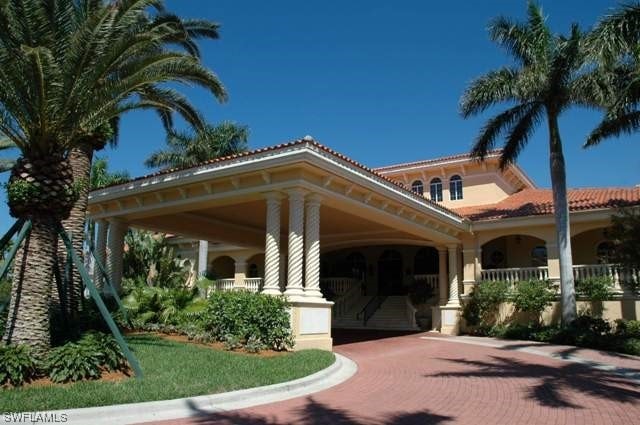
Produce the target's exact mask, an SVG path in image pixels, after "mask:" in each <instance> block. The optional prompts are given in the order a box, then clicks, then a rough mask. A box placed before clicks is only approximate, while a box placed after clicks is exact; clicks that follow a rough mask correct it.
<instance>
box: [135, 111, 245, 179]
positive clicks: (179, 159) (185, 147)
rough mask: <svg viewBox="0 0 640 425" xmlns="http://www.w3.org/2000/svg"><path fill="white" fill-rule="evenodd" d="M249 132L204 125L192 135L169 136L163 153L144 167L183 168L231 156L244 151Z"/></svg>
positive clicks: (234, 126)
mask: <svg viewBox="0 0 640 425" xmlns="http://www.w3.org/2000/svg"><path fill="white" fill-rule="evenodd" d="M248 139H249V129H248V127H246V126H243V125H238V124H235V123H232V122H229V121H224V122H222V123H221V124H218V125H216V126H213V125H211V124H207V125H205V126H204V127H203V128H202V129H200V130H197V131H196V132H195V133H185V132H182V133H177V132H172V133H170V134H169V135H168V137H167V149H165V150H160V151H158V152H155V153H153V154H152V155H151V156H150V157H149V158H148V159H147V160H146V161H145V165H146V166H147V167H151V168H163V167H164V168H184V167H192V166H194V165H197V164H201V163H202V162H204V161H207V160H209V159H212V158H218V157H222V156H228V155H234V154H237V153H240V152H244V151H246V150H247V146H248V145H247V140H248Z"/></svg>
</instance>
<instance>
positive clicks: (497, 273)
mask: <svg viewBox="0 0 640 425" xmlns="http://www.w3.org/2000/svg"><path fill="white" fill-rule="evenodd" d="M481 278H482V280H491V281H505V282H518V281H521V280H534V279H535V280H547V279H548V278H549V269H548V268H547V267H512V268H507V269H487V270H482V272H481Z"/></svg>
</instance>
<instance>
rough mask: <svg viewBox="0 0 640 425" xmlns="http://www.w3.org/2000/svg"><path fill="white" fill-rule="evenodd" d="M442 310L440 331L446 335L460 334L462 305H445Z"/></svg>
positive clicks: (440, 308) (441, 307)
mask: <svg viewBox="0 0 640 425" xmlns="http://www.w3.org/2000/svg"><path fill="white" fill-rule="evenodd" d="M439 310H440V333H442V334H444V335H459V334H460V319H461V318H460V314H461V313H462V307H461V306H460V304H458V305H448V304H447V305H443V306H440V307H439Z"/></svg>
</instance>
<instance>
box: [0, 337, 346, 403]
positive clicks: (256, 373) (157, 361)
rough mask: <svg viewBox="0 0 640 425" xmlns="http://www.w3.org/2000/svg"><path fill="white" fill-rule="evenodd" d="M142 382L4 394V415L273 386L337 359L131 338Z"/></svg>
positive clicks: (313, 352) (309, 352)
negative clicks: (259, 353)
mask: <svg viewBox="0 0 640 425" xmlns="http://www.w3.org/2000/svg"><path fill="white" fill-rule="evenodd" d="M128 341H129V344H130V347H131V348H132V349H133V351H134V352H135V354H136V356H137V357H138V359H139V360H140V364H141V365H142V368H143V370H144V373H145V377H144V379H142V380H138V379H135V378H133V377H132V378H128V379H125V380H122V381H120V382H97V381H84V382H77V383H75V384H71V385H65V386H56V387H32V388H24V389H20V388H18V389H2V390H0V412H15V411H38V410H51V409H65V408H74V407H89V406H101V405H108V404H118V403H134V402H140V401H151V400H165V399H172V398H180V397H189V396H196V395H203V394H212V393H218V392H225V391H232V390H238V389H243V388H251V387H257V386H261V385H269V384H275V383H278V382H284V381H289V380H292V379H296V378H301V377H303V376H306V375H309V374H312V373H314V372H317V371H319V370H321V369H324V368H325V367H327V366H329V365H331V364H332V363H333V361H334V356H333V353H330V352H326V351H320V350H305V351H299V352H294V353H287V354H285V355H280V356H273V357H258V356H252V355H246V354H238V353H230V352H226V351H217V350H212V349H210V348H207V347H203V346H198V345H195V344H187V343H179V342H174V341H168V340H166V339H161V338H159V337H156V336H152V335H135V336H130V337H128Z"/></svg>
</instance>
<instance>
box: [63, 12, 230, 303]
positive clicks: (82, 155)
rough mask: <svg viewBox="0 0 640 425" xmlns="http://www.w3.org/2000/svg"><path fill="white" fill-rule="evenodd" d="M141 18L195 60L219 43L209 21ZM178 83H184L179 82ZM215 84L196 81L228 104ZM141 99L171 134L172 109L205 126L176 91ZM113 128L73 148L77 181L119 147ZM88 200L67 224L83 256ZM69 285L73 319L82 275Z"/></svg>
mask: <svg viewBox="0 0 640 425" xmlns="http://www.w3.org/2000/svg"><path fill="white" fill-rule="evenodd" d="M114 3H115V2H114ZM143 3H145V2H142V4H143ZM147 3H150V4H151V5H154V6H156V7H157V6H158V5H160V4H161V2H160V1H154V2H147ZM140 18H141V19H143V22H145V20H146V24H147V25H148V26H149V29H150V32H151V33H152V34H153V37H155V40H154V42H155V43H164V44H165V45H172V44H175V43H178V44H180V46H181V47H182V48H183V49H184V51H185V52H187V53H188V54H189V55H192V56H193V57H195V58H200V51H199V48H198V45H197V44H196V40H198V39H201V38H209V39H217V38H218V36H219V35H218V27H219V26H218V24H216V23H213V22H210V21H207V20H194V19H191V20H185V19H180V18H178V17H177V16H175V15H170V14H167V13H163V14H162V15H160V16H159V17H158V19H156V20H151V19H149V17H148V16H146V15H143V16H141V17H140ZM166 25H169V27H170V29H169V31H165V32H163V33H157V31H156V29H157V28H156V27H159V26H166ZM122 41H123V45H122V48H123V49H126V48H129V47H135V46H136V43H135V42H134V40H132V39H126V38H125V39H123V40H122ZM158 58H159V59H162V57H161V56H159V57H158ZM104 59H105V60H106V61H108V60H109V57H108V56H106V57H105V58H104ZM103 66H104V67H105V68H107V67H108V62H107V63H105V64H103ZM112 71H113V72H114V74H115V75H117V76H118V77H119V78H121V77H122V75H121V70H120V69H117V68H114V69H113V70H112ZM178 81H180V80H179V79H178ZM183 81H184V80H183ZM191 82H194V81H191ZM211 82H212V81H211V80H204V81H195V83H196V84H199V85H202V86H205V87H207V88H209V89H210V90H211V91H212V93H213V94H214V96H215V97H216V98H218V99H219V100H221V101H222V100H224V99H225V97H226V94H225V92H224V90H223V88H222V86H221V85H220V83H219V82H218V81H216V82H215V84H211ZM139 95H140V96H141V98H142V99H145V100H147V101H149V102H150V104H151V108H154V109H156V110H157V112H158V113H159V115H160V118H161V120H162V122H163V124H164V126H165V128H166V129H167V130H168V131H171V129H172V127H173V120H172V116H171V109H173V110H175V111H177V112H178V113H180V114H181V115H182V116H183V117H184V118H185V119H186V120H187V122H188V123H189V124H191V125H193V126H194V127H196V128H202V126H203V125H204V123H203V121H202V118H201V117H200V115H199V113H198V112H197V111H196V110H195V109H194V108H193V107H192V106H191V105H190V104H189V102H188V101H187V100H186V99H185V98H183V97H182V96H181V95H179V94H178V93H177V92H175V91H174V90H171V89H168V88H166V87H165V88H159V87H152V86H151V87H149V88H148V89H147V88H144V89H142V90H140V92H139ZM155 102H158V103H159V106H158V107H154V106H153V104H154V103H155ZM165 104H168V105H169V107H170V109H169V110H168V109H167V108H166V107H165ZM109 124H110V127H111V128H112V133H110V132H106V133H103V134H100V135H99V136H98V137H91V138H90V139H88V140H87V142H86V143H83V144H80V145H78V146H76V147H74V148H72V149H71V151H70V152H69V162H70V163H71V168H72V170H73V177H74V180H75V181H84V182H86V181H88V180H89V179H90V173H91V162H92V159H93V153H94V151H98V150H101V149H103V148H104V147H105V145H106V144H107V143H111V144H112V145H116V144H117V130H118V119H117V118H115V119H114V120H113V121H112V122H111V123H109ZM88 196H89V185H86V184H84V185H80V186H79V196H78V199H77V201H76V202H75V203H74V205H73V208H72V209H71V212H70V214H69V217H68V218H67V219H66V220H64V221H63V226H64V228H65V230H66V231H67V232H68V233H69V234H70V235H71V237H72V241H73V245H74V247H75V249H76V251H77V252H79V253H80V252H82V250H81V247H82V245H83V242H84V238H83V232H84V229H85V227H86V215H87V205H88ZM58 256H59V259H60V261H63V259H64V258H65V256H66V252H65V248H64V247H63V246H60V247H59V250H58ZM67 283H68V285H69V290H68V291H67V293H68V295H69V299H68V300H67V303H66V305H67V306H69V310H70V311H69V313H71V314H72V315H73V314H74V313H75V312H76V311H77V310H78V309H79V308H80V306H81V305H80V301H81V300H82V297H81V293H82V282H81V278H80V274H79V272H78V271H77V270H75V269H74V270H73V273H72V276H70V281H69V282H67ZM54 295H55V294H54Z"/></svg>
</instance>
